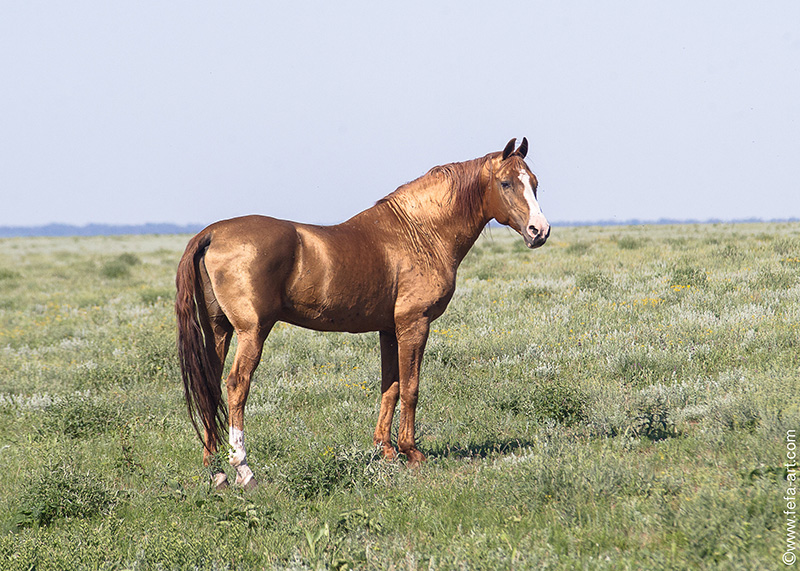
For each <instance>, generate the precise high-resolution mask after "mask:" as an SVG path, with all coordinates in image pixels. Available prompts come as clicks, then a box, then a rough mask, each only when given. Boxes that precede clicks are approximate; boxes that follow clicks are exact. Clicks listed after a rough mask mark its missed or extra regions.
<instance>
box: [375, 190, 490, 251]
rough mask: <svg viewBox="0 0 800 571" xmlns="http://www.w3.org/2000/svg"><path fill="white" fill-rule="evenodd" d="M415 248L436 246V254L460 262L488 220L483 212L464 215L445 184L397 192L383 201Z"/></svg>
mask: <svg viewBox="0 0 800 571" xmlns="http://www.w3.org/2000/svg"><path fill="white" fill-rule="evenodd" d="M385 205H386V206H388V208H389V209H390V210H391V211H392V212H393V214H394V215H395V216H396V217H397V219H398V221H399V224H400V227H401V228H402V229H403V231H404V234H406V235H407V236H408V239H409V241H410V242H411V243H412V246H413V247H415V248H416V249H420V248H422V249H425V248H435V249H436V252H434V253H435V254H437V255H440V256H443V257H445V258H450V259H452V260H453V261H455V262H456V263H460V262H461V260H462V259H463V258H464V256H466V254H467V252H468V251H469V249H470V248H471V247H472V245H473V244H474V243H475V240H477V238H478V236H479V235H480V233H481V231H482V230H483V228H484V227H485V226H486V224H487V223H488V222H489V220H488V218H486V216H485V214H484V213H483V212H474V213H470V214H469V215H467V216H465V215H464V214H463V213H460V212H459V211H458V207H457V200H456V199H455V197H454V196H453V195H452V192H451V190H450V189H449V188H447V187H446V185H443V184H436V185H428V186H423V187H420V188H415V189H413V190H412V189H409V190H408V191H406V192H402V193H398V194H396V195H395V196H393V197H392V198H391V199H390V200H388V201H387V202H386V203H385Z"/></svg>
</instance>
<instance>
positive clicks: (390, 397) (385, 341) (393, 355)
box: [374, 331, 400, 460]
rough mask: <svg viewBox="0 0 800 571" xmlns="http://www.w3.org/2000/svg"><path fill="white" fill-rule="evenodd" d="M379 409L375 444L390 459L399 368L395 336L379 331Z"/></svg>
mask: <svg viewBox="0 0 800 571" xmlns="http://www.w3.org/2000/svg"><path fill="white" fill-rule="evenodd" d="M380 339H381V411H380V413H379V414H378V424H377V425H376V426H375V438H374V442H375V446H380V447H381V448H382V449H383V457H384V458H386V459H387V460H392V459H393V458H394V457H395V456H396V455H397V451H396V450H395V449H394V446H392V419H393V418H394V409H395V407H396V406H397V399H398V397H399V396H400V370H399V368H398V364H397V337H396V336H395V334H394V333H393V332H387V331H381V333H380Z"/></svg>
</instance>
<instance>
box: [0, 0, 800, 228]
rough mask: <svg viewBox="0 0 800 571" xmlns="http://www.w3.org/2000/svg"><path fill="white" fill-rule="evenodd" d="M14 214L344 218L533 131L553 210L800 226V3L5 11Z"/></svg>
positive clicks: (1, 69)
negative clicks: (782, 221) (788, 221)
mask: <svg viewBox="0 0 800 571" xmlns="http://www.w3.org/2000/svg"><path fill="white" fill-rule="evenodd" d="M0 74H2V86H1V87H0V110H1V111H0V188H1V189H2V191H1V192H2V196H3V201H2V207H0V225H40V224H46V223H51V222H58V223H68V224H86V223H90V222H94V223H115V224H138V223H145V222H175V223H209V222H212V221H214V220H217V219H221V218H227V217H231V216H237V215H242V214H250V213H260V214H269V215H273V216H278V217H282V218H290V219H294V220H300V221H308V222H319V223H334V222H339V221H341V220H344V219H346V218H348V217H349V216H350V215H352V214H355V213H356V212H358V211H360V210H363V209H364V208H367V207H369V206H370V205H372V204H373V203H374V202H375V201H376V200H377V199H378V198H380V197H382V196H384V195H386V194H388V193H389V192H391V191H392V190H394V189H395V188H396V187H397V186H399V185H400V184H403V183H405V182H407V181H409V180H411V179H414V178H416V177H418V176H420V175H422V174H423V173H424V172H425V171H427V170H428V169H429V168H430V167H431V166H434V165H436V164H442V163H446V162H451V161H460V160H467V159H472V158H475V157H478V156H482V155H484V154H486V153H488V152H491V151H495V150H500V149H502V147H503V146H504V145H505V143H506V142H507V141H508V139H510V138H511V137H518V138H521V137H523V136H527V137H528V139H529V141H530V143H531V151H530V153H529V159H530V160H529V161H528V162H529V165H530V166H531V168H532V169H533V170H534V172H536V173H537V175H538V177H539V179H540V197H539V198H540V202H541V204H542V207H543V209H544V211H545V214H547V215H548V217H549V218H550V219H551V221H555V222H558V221H582V220H598V219H609V220H627V219H631V218H638V219H644V220H655V219H659V218H677V219H687V218H693V219H700V220H703V219H709V218H719V219H742V218H749V217H757V218H764V219H771V218H788V217H800V183H799V181H800V2H797V1H796V0H791V1H789V0H787V1H776V2H771V1H766V2H758V3H756V2H730V1H713V2H705V1H701V2H697V1H691V2H689V1H678V2H661V3H655V2H618V1H614V2H596V1H572V2H558V3H556V2H492V3H489V2H464V1H459V2H411V3H408V2H330V1H325V2H274V3H270V2H219V1H214V2H204V1H201V2H198V1H191V2H190V1H182V2H98V1H93V2H80V1H71V2H55V1H51V2H35V1H22V0H19V1H4V2H3V3H2V4H0Z"/></svg>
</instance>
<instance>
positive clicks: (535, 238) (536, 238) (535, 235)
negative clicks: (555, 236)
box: [522, 222, 550, 250]
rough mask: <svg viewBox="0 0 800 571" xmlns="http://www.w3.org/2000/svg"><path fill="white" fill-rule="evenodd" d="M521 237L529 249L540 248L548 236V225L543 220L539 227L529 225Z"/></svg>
mask: <svg viewBox="0 0 800 571" xmlns="http://www.w3.org/2000/svg"><path fill="white" fill-rule="evenodd" d="M522 237H523V238H524V239H525V245H526V246H528V248H530V249H531V250H533V249H534V248H540V247H541V246H544V243H545V242H547V239H548V238H549V237H550V225H549V224H548V223H547V222H544V224H542V225H541V227H540V228H539V227H536V226H534V225H530V226H528V228H527V231H526V232H525V233H524V234H523V235H522Z"/></svg>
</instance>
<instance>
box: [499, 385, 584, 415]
mask: <svg viewBox="0 0 800 571" xmlns="http://www.w3.org/2000/svg"><path fill="white" fill-rule="evenodd" d="M585 403H586V395H584V394H583V392H582V391H581V390H580V388H579V387H576V386H575V385H574V384H570V383H568V382H566V381H564V380H561V379H537V380H535V381H534V382H533V383H532V384H528V383H526V384H525V385H524V387H513V388H508V389H506V390H504V391H502V392H501V394H498V396H496V397H495V399H494V405H495V406H496V407H497V408H499V409H500V410H504V411H510V412H512V413H514V414H524V415H526V416H528V417H530V418H534V419H537V420H554V421H556V422H558V423H561V424H564V425H567V426H570V425H572V424H575V423H576V422H580V421H582V420H584V419H585V418H586V410H585Z"/></svg>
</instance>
